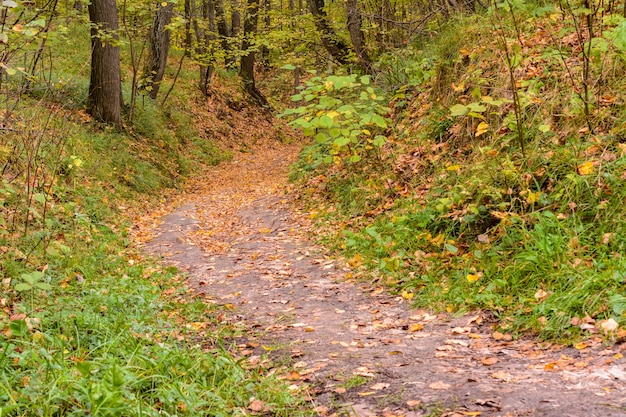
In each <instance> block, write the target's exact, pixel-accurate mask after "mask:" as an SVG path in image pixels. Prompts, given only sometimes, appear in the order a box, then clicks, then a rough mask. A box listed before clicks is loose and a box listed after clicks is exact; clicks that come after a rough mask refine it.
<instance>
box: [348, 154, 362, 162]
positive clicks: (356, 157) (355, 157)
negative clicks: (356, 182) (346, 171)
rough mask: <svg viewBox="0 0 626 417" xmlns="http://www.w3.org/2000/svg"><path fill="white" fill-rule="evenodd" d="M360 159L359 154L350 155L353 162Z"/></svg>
mask: <svg viewBox="0 0 626 417" xmlns="http://www.w3.org/2000/svg"><path fill="white" fill-rule="evenodd" d="M360 160H361V157H360V156H359V155H352V156H351V157H350V162H352V163H356V162H359V161H360Z"/></svg>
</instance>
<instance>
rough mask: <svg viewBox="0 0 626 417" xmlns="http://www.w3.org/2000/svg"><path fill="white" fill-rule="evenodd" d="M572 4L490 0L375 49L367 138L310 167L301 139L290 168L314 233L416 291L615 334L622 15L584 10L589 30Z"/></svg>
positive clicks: (552, 334) (621, 301) (542, 322)
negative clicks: (395, 49)
mask: <svg viewBox="0 0 626 417" xmlns="http://www.w3.org/2000/svg"><path fill="white" fill-rule="evenodd" d="M570 9H571V10H573V11H570ZM586 13H591V11H586V10H582V11H581V9H580V6H577V5H576V4H574V3H562V4H555V5H545V4H542V5H538V4H535V3H520V2H509V3H503V4H499V5H498V7H497V8H494V7H492V8H491V9H490V10H489V11H487V12H486V13H484V14H482V15H480V14H478V15H472V16H458V17H456V18H454V19H451V20H450V21H448V23H447V24H444V25H443V26H440V27H434V25H433V27H432V28H431V29H432V30H431V34H432V35H431V36H430V37H427V38H425V39H423V40H421V41H420V42H419V43H416V44H414V45H412V46H411V47H410V48H408V49H406V50H403V51H401V52H399V53H390V54H388V55H385V56H383V57H382V58H381V60H380V62H379V64H378V69H379V75H378V77H377V84H378V85H379V86H380V87H382V88H383V90H384V91H386V92H387V93H386V94H387V96H386V99H387V101H388V102H389V106H390V107H391V108H392V111H391V113H390V114H389V116H390V117H391V118H392V119H393V123H392V125H393V126H392V128H390V129H387V130H386V131H385V132H384V135H386V137H387V143H386V144H385V145H384V146H383V147H382V148H381V150H380V152H370V153H369V154H368V155H367V158H362V159H361V160H360V161H359V162H357V163H352V164H350V163H348V162H347V161H345V160H335V161H333V162H334V163H327V164H322V165H320V166H317V167H311V165H310V163H309V161H310V160H311V156H310V153H311V152H316V148H315V147H311V148H310V149H309V150H308V151H307V152H305V153H304V154H303V155H304V156H303V158H301V161H300V162H299V164H298V165H297V166H296V167H295V169H294V175H293V177H294V179H296V180H298V181H299V182H300V184H301V185H302V188H301V190H302V196H303V199H304V201H305V202H307V203H308V204H309V205H310V208H311V216H312V217H314V218H316V219H317V220H318V221H319V222H320V223H321V224H323V225H324V227H322V228H321V230H327V231H329V232H328V233H325V234H324V236H322V239H324V240H325V242H326V243H327V244H331V245H334V247H335V248H336V249H337V250H339V251H341V252H342V253H343V254H344V255H345V257H346V259H347V263H348V264H349V265H350V266H352V267H353V268H354V269H355V270H356V271H358V273H359V274H360V275H364V276H367V277H369V279H371V280H375V281H377V282H380V283H385V284H387V285H389V286H390V287H391V288H393V289H394V290H395V291H397V293H398V294H401V295H402V296H404V297H405V298H407V299H409V300H411V301H412V303H413V304H415V305H416V306H422V307H430V308H434V309H438V310H447V311H448V312H451V313H457V312H458V313H461V312H464V311H468V310H471V309H477V308H480V309H487V310H490V311H491V312H493V313H494V315H495V316H496V317H497V318H498V319H499V328H500V329H501V330H506V331H509V332H511V333H513V334H519V333H520V332H530V333H533V334H536V335H538V336H540V337H542V338H546V339H552V340H555V339H557V340H565V341H573V340H577V339H578V338H580V337H584V336H589V335H590V334H597V333H600V335H602V336H603V337H607V338H608V339H610V340H615V339H616V338H622V337H623V336H624V331H623V330H620V328H618V327H617V326H616V325H615V324H619V325H623V324H624V323H626V317H625V316H624V314H625V312H626V294H625V293H624V281H625V279H626V269H625V268H626V263H625V261H624V258H623V256H622V254H623V253H624V249H625V246H626V240H625V238H624V233H623V228H624V226H623V224H624V217H625V215H626V212H625V211H624V206H623V203H622V202H623V201H624V198H625V196H626V189H624V185H623V178H624V176H625V175H626V174H625V172H626V171H625V170H624V169H625V167H626V157H625V153H626V147H625V145H624V143H623V142H624V138H625V137H626V126H625V125H624V123H623V116H624V113H623V106H621V105H618V102H620V103H621V101H620V99H619V97H621V96H622V95H623V91H624V89H626V84H624V79H623V77H621V76H619V75H618V74H620V73H621V71H623V69H624V65H625V61H624V49H623V48H624V45H626V43H623V40H624V38H623V33H624V27H626V26H625V25H626V23H624V18H623V17H622V16H621V15H619V14H618V13H610V12H607V11H606V10H604V11H602V13H600V12H598V11H597V10H596V11H594V13H597V15H596V16H594V18H595V19H596V20H594V22H596V26H595V27H594V32H593V39H592V41H591V46H589V40H588V38H585V37H584V36H582V35H581V36H578V35H579V34H580V33H578V32H580V30H581V29H580V27H581V26H580V19H582V17H581V16H585V14H586ZM459 28H462V29H463V30H460V29H459ZM425 36H426V35H425ZM583 50H584V51H591V53H590V54H587V57H588V59H589V61H588V64H589V66H588V67H589V68H590V70H589V71H587V72H585V71H584V65H583V63H584V60H585V59H587V58H585V55H584V54H583V53H582V51H583ZM507 54H508V55H507ZM584 84H586V87H589V88H588V90H589V94H588V96H587V97H586V98H585V97H583V95H582V94H581V93H580V92H581V91H583V86H584ZM296 98H299V96H298V97H296ZM585 100H586V101H585ZM586 108H587V109H590V111H589V112H587V111H586ZM317 117H320V113H318V114H317ZM331 127H332V126H329V128H331Z"/></svg>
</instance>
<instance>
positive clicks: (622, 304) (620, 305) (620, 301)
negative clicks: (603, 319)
mask: <svg viewBox="0 0 626 417" xmlns="http://www.w3.org/2000/svg"><path fill="white" fill-rule="evenodd" d="M609 305H610V306H611V308H612V309H613V312H614V313H615V314H617V315H618V316H621V315H622V313H624V311H626V297H624V296H623V295H621V294H615V295H613V296H611V298H610V299H609Z"/></svg>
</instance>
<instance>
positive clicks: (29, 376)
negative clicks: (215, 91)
mask: <svg viewBox="0 0 626 417" xmlns="http://www.w3.org/2000/svg"><path fill="white" fill-rule="evenodd" d="M68 39H82V40H83V41H80V43H79V45H78V46H77V47H76V48H77V49H76V53H68V48H69V46H68ZM48 45H49V46H50V51H49V53H50V56H52V57H54V65H53V70H52V71H51V72H49V73H48V72H47V71H45V70H44V73H46V75H45V76H44V75H42V74H38V75H41V78H35V79H33V81H32V85H31V86H32V88H31V89H30V90H29V91H28V92H26V93H24V94H22V95H17V94H16V95H11V96H7V95H3V96H0V98H1V99H2V100H3V105H4V104H7V103H8V104H7V106H10V107H11V108H12V110H13V114H12V117H11V118H10V120H8V122H9V125H8V128H7V129H6V130H3V133H2V134H3V136H2V143H1V144H0V169H1V170H2V178H0V261H1V262H0V285H1V287H0V288H1V290H0V416H2V417H4V416H78V415H83V416H84V415H85V414H89V415H94V416H96V415H97V416H139V415H141V416H153V415H154V416H157V415H158V416H164V415H169V416H174V415H178V416H185V415H186V416H198V415H211V416H237V415H241V416H243V415H250V414H253V412H252V411H251V410H249V409H248V406H249V405H250V403H251V402H252V401H253V399H258V400H260V401H262V402H263V403H264V405H265V409H264V410H263V411H262V413H271V414H272V415H276V416H285V417H287V416H294V415H306V411H305V408H306V405H305V404H304V403H303V400H302V398H301V396H300V394H299V393H294V394H293V395H292V394H291V393H290V391H289V390H288V389H287V387H286V385H285V384H284V381H281V380H279V379H278V378H277V377H276V376H275V375H274V372H276V369H275V368H273V369H272V368H271V367H272V366H273V365H272V364H271V363H268V362H267V361H265V360H264V361H260V363H263V364H264V365H250V364H249V363H248V361H247V360H246V358H244V357H240V355H239V353H238V350H237V346H236V344H235V342H234V340H235V338H236V337H238V336H240V334H241V329H239V328H237V327H231V326H225V325H223V324H219V325H218V323H217V321H216V320H215V319H214V317H215V316H216V315H218V314H219V311H218V309H219V307H216V306H213V305H208V304H205V303H204V302H202V300H201V299H199V298H196V297H193V294H191V293H188V291H187V287H186V286H185V283H184V279H183V277H182V276H181V275H180V274H179V273H178V272H177V271H176V270H175V269H172V268H162V267H159V266H158V265H156V264H155V263H154V262H152V261H151V260H146V259H143V258H142V257H141V255H140V254H138V253H137V252H136V251H135V250H134V249H133V242H132V238H131V236H130V234H129V228H130V227H131V226H132V225H131V224H130V221H131V219H130V218H128V217H126V216H125V213H127V212H134V211H135V209H136V208H137V206H139V205H141V207H142V209H143V210H149V207H150V205H151V204H153V203H157V202H158V203H162V202H163V201H165V199H166V198H167V197H168V196H170V195H171V194H172V193H173V192H174V191H173V190H174V189H175V188H176V187H180V186H181V185H182V184H183V183H184V182H185V180H186V179H188V178H189V177H190V176H192V175H195V174H197V173H199V172H201V171H202V169H203V168H204V167H206V166H207V165H213V164H216V163H219V162H220V161H222V160H224V159H227V158H228V157H229V155H228V154H225V153H223V152H222V151H220V150H219V149H218V148H217V147H216V146H215V144H214V143H212V142H210V141H209V140H207V138H206V137H205V136H204V134H203V132H200V131H199V130H198V129H197V128H196V124H195V123H194V116H193V115H192V111H191V110H192V109H191V106H193V105H195V102H194V101H193V100H190V97H196V93H195V84H194V82H195V81H194V79H193V77H195V76H196V74H195V71H192V70H191V68H188V69H185V71H183V73H182V74H181V78H180V79H179V84H177V86H176V88H175V89H174V91H173V93H172V95H171V97H170V99H169V101H168V105H167V106H165V108H160V107H157V106H156V105H155V103H153V102H152V101H150V100H139V101H138V103H137V106H136V108H135V111H134V119H133V121H132V123H131V122H129V123H127V125H126V126H125V130H124V131H120V130H117V129H114V128H112V127H109V126H104V125H98V124H95V123H91V122H90V120H89V118H88V117H87V116H86V115H85V114H84V112H83V109H84V103H85V97H86V93H87V87H88V82H89V80H88V79H89V68H88V66H87V67H86V66H85V65H84V63H85V62H87V60H88V53H89V47H88V33H87V29H86V28H85V27H84V26H81V25H74V24H70V25H68V28H67V29H63V30H56V31H54V33H53V34H51V35H50V38H49V43H48ZM85 46H86V47H85ZM123 48H127V45H123ZM24 52H25V53H26V54H27V53H28V51H24ZM173 55H174V58H176V57H175V55H176V54H173ZM48 74H50V76H48ZM169 76H170V77H171V76H172V74H169ZM9 81H10V82H9V83H8V84H6V85H5V87H7V88H12V87H14V86H17V85H18V84H19V83H20V82H21V81H23V79H21V78H18V77H17V76H16V77H13V78H11V79H10V80H9ZM169 81H171V78H169V79H168V80H167V82H169ZM127 82H128V79H125V80H124V84H125V86H127ZM164 88H165V86H164ZM5 102H6V103H5ZM129 209H130V210H129Z"/></svg>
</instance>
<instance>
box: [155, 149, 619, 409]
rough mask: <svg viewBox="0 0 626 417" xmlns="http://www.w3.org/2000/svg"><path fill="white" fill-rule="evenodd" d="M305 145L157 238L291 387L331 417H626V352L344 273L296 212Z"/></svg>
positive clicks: (207, 199)
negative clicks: (509, 326) (493, 323)
mask: <svg viewBox="0 0 626 417" xmlns="http://www.w3.org/2000/svg"><path fill="white" fill-rule="evenodd" d="M296 153H297V147H295V146H283V145H281V146H276V147H275V148H274V149H272V148H271V147H268V148H266V149H263V150H259V151H258V152H256V153H254V154H252V153H251V154H238V155H237V156H236V157H235V159H234V161H233V162H231V163H227V164H223V165H222V166H220V167H218V168H216V169H215V170H214V171H212V172H210V173H209V176H208V180H207V182H205V183H198V187H197V190H196V192H194V193H193V194H192V195H191V196H190V198H189V199H188V203H187V204H185V205H183V206H182V207H180V208H179V209H177V210H176V211H174V212H173V213H171V214H169V215H167V216H166V217H165V218H164V219H163V223H162V224H161V225H160V226H159V228H158V229H157V230H156V232H157V237H156V238H155V239H153V240H152V241H151V242H150V243H149V245H148V250H149V251H150V252H152V253H153V254H156V255H159V256H162V257H163V258H164V259H165V262H167V263H168V264H174V265H177V266H178V267H179V268H181V269H183V270H185V271H188V274H189V285H190V286H191V287H192V288H194V289H195V290H196V291H198V292H200V293H203V294H204V295H205V298H206V300H207V302H212V303H219V304H223V305H228V306H229V307H232V309H231V310H230V311H232V314H231V316H230V317H227V318H226V320H232V321H238V322H240V321H245V323H246V325H247V326H248V328H250V329H251V330H254V331H251V332H250V337H249V338H248V339H247V346H248V348H247V352H245V353H247V354H248V355H249V356H250V357H249V360H251V361H255V360H258V358H259V356H260V355H263V354H266V353H268V351H270V352H271V355H272V356H273V357H275V358H281V359H285V358H286V359H288V360H289V361H290V363H291V364H292V365H293V369H294V371H293V372H291V373H290V374H288V375H287V376H286V377H287V379H288V380H289V381H290V383H292V384H293V387H292V388H294V389H296V386H298V387H300V386H309V387H310V388H309V391H310V392H311V393H312V396H313V405H312V407H315V408H316V411H317V413H318V414H319V415H323V416H327V415H328V416H331V415H336V416H358V417H366V416H406V417H410V416H413V417H414V416H423V415H433V416H435V415H436V416H439V415H442V416H455V417H457V416H458V417H461V416H478V415H480V416H554V417H565V416H577V417H582V416H586V417H589V416H598V417H600V416H602V417H606V416H626V370H625V360H624V359H623V358H622V353H621V350H620V347H619V346H603V345H602V344H601V343H599V342H598V341H590V342H589V343H587V345H586V346H583V345H581V346H577V347H578V348H580V349H574V348H567V349H562V348H558V347H555V346H549V345H546V346H542V345H538V344H536V343H533V342H531V341H511V340H506V339H507V337H506V335H501V334H499V333H497V332H496V333H494V332H493V330H492V329H491V327H490V323H489V319H488V317H487V316H486V315H484V314H474V315H471V316H464V317H458V318H451V317H448V316H446V315H440V316H434V315H431V314H429V313H428V312H425V311H416V310H411V309H409V306H408V305H407V304H406V301H405V300H403V299H402V298H394V297H392V296H389V295H387V294H386V293H385V292H384V291H383V289H382V288H373V287H370V286H368V285H366V284H363V283H359V282H354V281H351V280H350V279H348V278H346V272H347V271H346V270H344V269H343V267H342V265H341V264H339V263H338V262H336V261H334V260H332V259H328V258H327V257H325V256H324V255H323V251H322V250H321V249H320V248H317V247H315V246H314V245H313V244H312V243H311V242H309V241H308V240H307V238H306V236H307V232H308V231H309V230H308V229H309V226H307V225H306V224H303V222H302V221H300V220H298V216H296V215H294V214H293V210H292V209H291V208H290V204H289V199H290V198H291V197H290V195H288V194H285V187H286V185H285V184H286V171H287V167H288V164H289V163H290V162H292V161H293V159H294V157H295V155H296ZM348 276H349V275H348ZM622 348H624V346H622Z"/></svg>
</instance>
